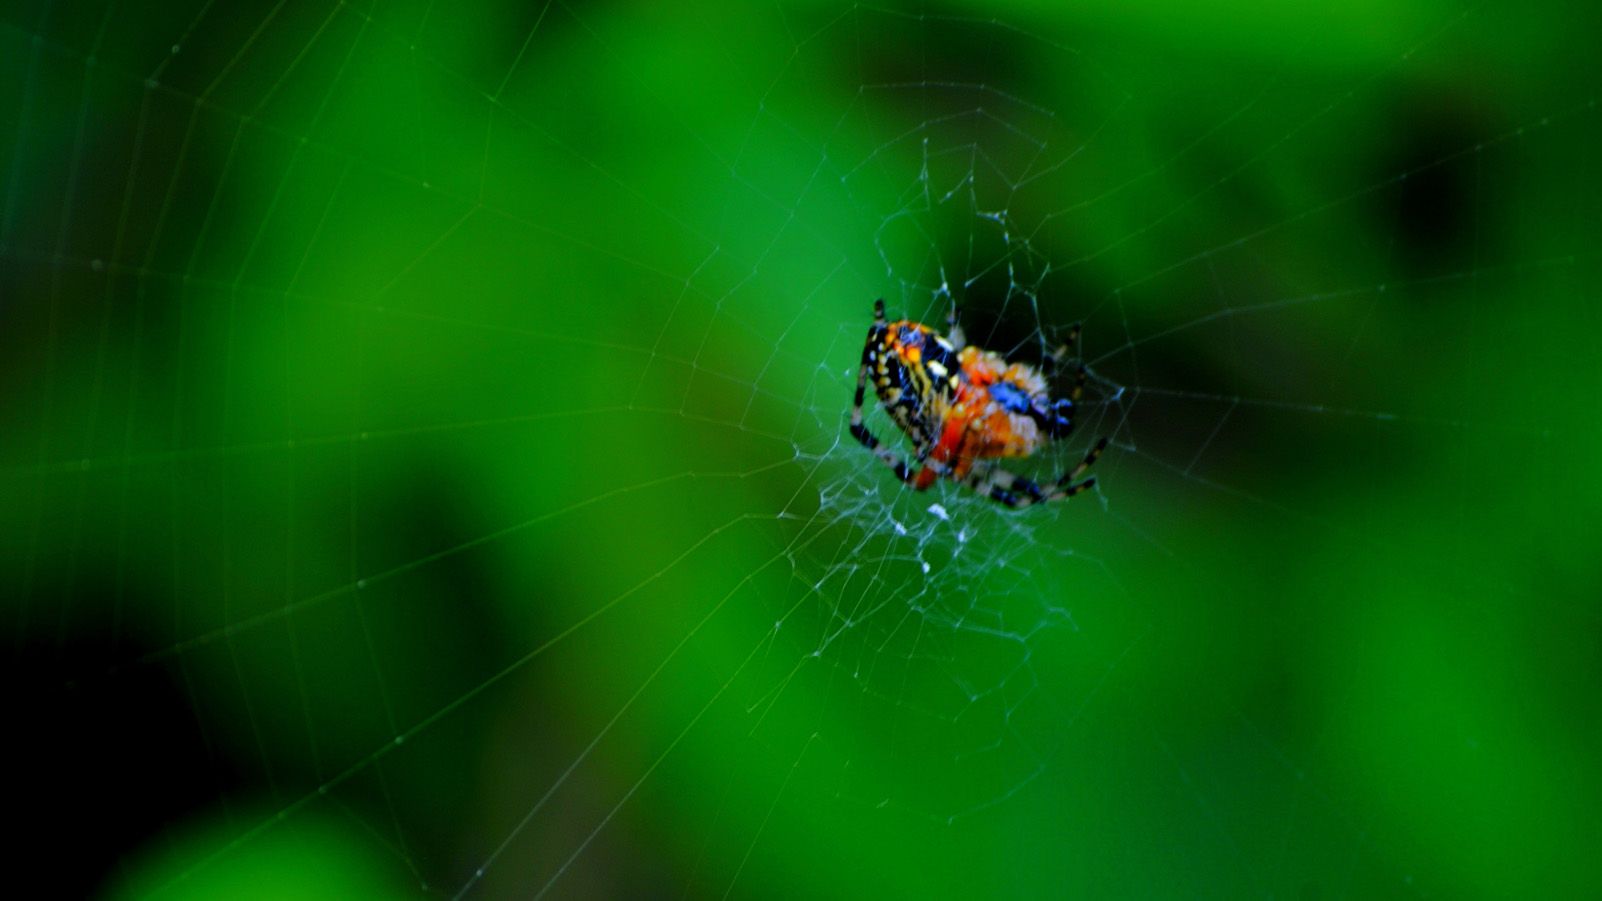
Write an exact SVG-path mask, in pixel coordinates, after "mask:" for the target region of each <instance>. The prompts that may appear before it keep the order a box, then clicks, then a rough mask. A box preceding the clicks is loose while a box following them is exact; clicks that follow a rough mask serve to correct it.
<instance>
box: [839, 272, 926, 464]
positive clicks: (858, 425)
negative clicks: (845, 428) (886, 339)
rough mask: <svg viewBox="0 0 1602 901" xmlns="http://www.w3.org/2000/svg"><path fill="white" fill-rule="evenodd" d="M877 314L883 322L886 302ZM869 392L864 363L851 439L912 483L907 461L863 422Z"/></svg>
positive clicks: (855, 405) (852, 415) (852, 407)
mask: <svg viewBox="0 0 1602 901" xmlns="http://www.w3.org/2000/svg"><path fill="white" fill-rule="evenodd" d="M875 312H876V313H877V316H878V320H879V321H882V320H883V317H884V301H879V302H878V303H877V304H876V305H875ZM867 391H868V364H867V362H866V361H864V362H863V364H862V366H860V367H859V368H858V369H857V394H856V400H855V402H854V403H852V405H851V437H853V438H855V439H857V440H858V441H860V442H862V446H863V447H865V448H867V449H868V450H871V451H873V455H874V456H875V457H878V458H879V459H880V460H881V461H883V463H884V465H886V466H888V467H890V469H891V470H892V471H894V472H895V474H896V478H898V479H900V480H901V481H903V482H911V481H912V480H913V478H914V477H915V476H916V475H917V474H916V473H915V472H913V470H912V469H911V468H909V467H908V466H907V461H906V460H903V459H901V458H900V457H899V456H897V455H896V454H894V453H892V452H891V451H890V449H889V448H886V447H880V446H879V439H878V438H876V437H874V434H873V433H872V432H870V431H868V427H867V426H866V425H864V424H863V422H862V401H863V399H864V398H865V397H866V396H867Z"/></svg>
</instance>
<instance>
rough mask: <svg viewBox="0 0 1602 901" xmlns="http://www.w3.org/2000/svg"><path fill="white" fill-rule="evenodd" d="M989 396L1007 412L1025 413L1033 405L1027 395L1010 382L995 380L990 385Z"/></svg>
mask: <svg viewBox="0 0 1602 901" xmlns="http://www.w3.org/2000/svg"><path fill="white" fill-rule="evenodd" d="M990 397H991V399H992V400H994V401H995V402H996V403H998V404H1000V405H1001V408H1002V409H1003V410H1006V411H1007V412H1008V413H1027V412H1029V409H1030V408H1031V407H1032V406H1033V404H1032V403H1030V400H1029V395H1027V394H1025V393H1024V392H1023V389H1021V388H1019V387H1018V386H1017V385H1014V384H1012V383H1011V382H996V383H995V384H993V385H991V386H990Z"/></svg>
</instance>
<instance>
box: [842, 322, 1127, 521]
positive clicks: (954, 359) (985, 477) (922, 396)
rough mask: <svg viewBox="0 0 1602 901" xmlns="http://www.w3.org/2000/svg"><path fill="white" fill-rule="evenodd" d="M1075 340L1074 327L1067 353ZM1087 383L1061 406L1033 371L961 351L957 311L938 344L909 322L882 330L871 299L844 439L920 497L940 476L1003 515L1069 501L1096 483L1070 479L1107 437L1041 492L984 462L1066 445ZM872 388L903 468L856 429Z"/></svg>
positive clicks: (1080, 382)
mask: <svg viewBox="0 0 1602 901" xmlns="http://www.w3.org/2000/svg"><path fill="white" fill-rule="evenodd" d="M1078 331H1079V330H1078V327H1075V328H1074V330H1073V332H1072V333H1071V334H1070V339H1069V344H1072V343H1074V341H1075V340H1076V339H1077V336H1078ZM1067 352H1068V346H1067V345H1065V346H1064V347H1063V348H1062V349H1060V350H1059V351H1058V353H1057V354H1055V355H1053V357H1052V358H1051V360H1050V362H1051V363H1052V365H1056V364H1057V363H1059V362H1060V361H1061V360H1062V359H1063V357H1064V356H1066V354H1067ZM1086 378H1087V373H1086V371H1085V367H1084V366H1083V365H1081V366H1080V367H1079V370H1078V374H1077V377H1076V379H1075V381H1074V386H1073V388H1072V390H1071V391H1070V392H1069V395H1068V397H1066V398H1052V397H1051V395H1050V392H1049V390H1048V388H1047V384H1046V382H1047V379H1046V375H1045V374H1044V373H1042V372H1041V371H1040V370H1039V369H1036V368H1034V367H1032V366H1029V365H1027V364H1024V363H1009V362H1007V360H1006V359H1005V358H1003V357H1002V356H1001V355H1000V354H998V353H996V352H994V351H989V350H982V349H980V348H978V347H973V346H968V345H966V344H965V343H964V341H963V336H962V328H961V327H960V326H959V325H957V310H956V307H955V306H953V307H952V309H951V313H950V316H949V317H948V328H947V334H946V335H944V336H942V335H940V334H939V333H937V332H936V331H935V330H934V329H931V328H929V327H928V326H926V325H923V324H921V323H917V322H913V321H911V320H908V319H901V320H897V321H895V322H889V321H887V320H886V318H885V312H884V301H883V300H876V301H874V303H873V326H872V327H871V328H869V329H868V340H867V342H866V343H865V344H864V345H863V347H862V365H861V367H860V368H859V369H858V370H857V393H856V403H855V405H854V406H853V407H852V409H851V434H852V435H853V436H854V437H855V438H856V439H857V440H858V441H860V442H862V444H863V445H864V446H866V447H867V448H868V449H869V450H871V451H873V452H874V453H875V454H876V455H878V457H879V459H881V460H883V461H884V462H885V464H886V465H888V466H890V467H891V468H892V469H893V470H895V473H896V476H897V478H899V479H901V480H902V481H903V482H908V483H910V484H911V485H912V486H913V487H914V488H916V489H918V490H920V491H921V490H923V489H925V488H928V487H929V486H930V485H931V484H933V483H934V480H935V479H937V478H940V477H941V476H945V477H947V478H950V479H953V480H955V481H958V482H962V483H963V484H965V485H967V486H968V487H970V488H972V489H974V490H975V491H978V492H979V493H981V494H984V495H985V496H986V497H989V498H991V499H993V500H996V501H998V502H1000V503H1003V504H1006V505H1007V506H1009V507H1026V506H1028V505H1030V504H1033V503H1037V502H1040V501H1049V500H1056V499H1058V498H1064V497H1072V496H1073V495H1075V494H1078V493H1079V492H1081V491H1084V490H1085V489H1087V488H1089V487H1090V486H1092V485H1094V484H1095V482H1096V480H1095V479H1094V478H1090V479H1086V480H1084V481H1083V482H1077V483H1075V482H1074V479H1076V478H1078V477H1079V476H1080V475H1082V474H1084V472H1085V470H1087V469H1089V468H1090V466H1091V464H1093V463H1095V462H1096V458H1097V457H1099V456H1101V452H1102V450H1103V449H1105V448H1106V446H1107V439H1106V438H1102V439H1100V440H1099V441H1097V442H1096V444H1095V445H1094V446H1092V447H1091V449H1090V452H1089V453H1087V454H1086V455H1085V458H1084V459H1083V460H1081V461H1080V463H1079V465H1078V466H1075V467H1074V468H1073V470H1071V471H1070V472H1068V473H1067V474H1065V475H1063V476H1062V477H1060V478H1059V479H1057V480H1056V481H1054V482H1052V483H1050V484H1049V485H1048V486H1046V487H1042V486H1040V485H1038V484H1036V483H1035V482H1032V481H1030V480H1029V479H1026V478H1023V477H1021V476H1017V475H1014V474H1013V473H1011V472H1008V471H1007V470H1005V469H1002V468H1001V467H999V466H996V465H995V464H994V463H993V462H991V461H993V460H995V459H998V458H1002V457H1027V456H1029V455H1031V454H1033V453H1034V452H1035V451H1036V450H1038V449H1040V447H1042V446H1043V445H1045V444H1046V443H1047V442H1049V441H1054V440H1057V439H1060V438H1065V437H1067V436H1068V434H1069V433H1070V432H1072V431H1073V429H1074V413H1075V406H1074V404H1075V402H1076V401H1077V400H1078V399H1079V397H1080V395H1081V394H1082V393H1083V392H1084V387H1085V380H1086ZM870 380H871V381H872V382H873V388H874V392H875V393H876V394H878V396H879V401H880V402H881V403H882V404H884V408H885V411H886V412H888V413H889V414H890V418H891V419H893V420H895V422H896V425H898V426H900V427H901V430H902V431H903V432H906V433H907V437H908V438H910V439H911V440H912V443H913V448H914V451H915V454H914V463H913V464H912V465H911V466H909V465H908V464H907V461H906V460H904V459H902V458H901V457H899V456H897V455H896V454H894V453H892V452H891V451H890V450H888V449H886V448H883V447H880V445H879V439H878V438H876V437H874V436H873V434H872V433H871V432H869V431H868V428H867V426H866V425H864V424H863V422H862V415H863V414H862V404H863V400H864V398H865V397H866V395H867V384H868V382H869V381H870Z"/></svg>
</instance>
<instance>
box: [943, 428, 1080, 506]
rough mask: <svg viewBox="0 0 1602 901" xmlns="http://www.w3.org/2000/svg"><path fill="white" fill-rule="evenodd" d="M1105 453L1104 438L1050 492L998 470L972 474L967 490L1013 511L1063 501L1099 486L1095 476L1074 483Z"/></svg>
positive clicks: (1024, 479) (1047, 489) (1034, 483)
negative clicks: (1044, 502) (1048, 502)
mask: <svg viewBox="0 0 1602 901" xmlns="http://www.w3.org/2000/svg"><path fill="white" fill-rule="evenodd" d="M1106 449H1107V439H1106V438H1102V439H1101V440H1099V441H1097V442H1096V443H1095V445H1093V446H1092V447H1091V448H1090V452H1089V453H1087V454H1085V459H1083V460H1081V461H1079V465H1078V466H1075V467H1074V468H1073V469H1072V470H1070V471H1069V472H1067V473H1065V474H1064V475H1063V476H1061V477H1060V478H1058V479H1057V480H1056V481H1055V482H1053V483H1051V486H1050V487H1049V488H1042V487H1041V486H1040V485H1039V484H1038V483H1036V482H1034V481H1032V480H1030V479H1026V478H1024V477H1023V476H1020V475H1018V474H1016V473H1013V472H1010V471H1008V470H1006V469H1003V468H1001V467H999V466H992V467H989V468H986V469H984V470H982V471H980V470H975V471H974V472H972V473H970V474H969V476H968V480H967V481H968V486H969V487H970V488H972V489H973V490H974V491H975V492H976V493H978V494H982V495H984V496H985V497H988V498H990V499H991V500H993V501H995V502H997V503H999V504H1005V505H1006V506H1008V507H1011V508H1013V509H1018V508H1020V507H1027V506H1030V505H1031V504H1038V503H1041V502H1043V501H1055V500H1063V499H1066V498H1070V497H1073V496H1074V495H1076V494H1080V493H1082V492H1084V491H1088V490H1089V489H1090V487H1091V486H1093V485H1095V484H1096V479H1095V477H1094V476H1092V477H1091V478H1088V479H1086V480H1084V481H1083V482H1075V481H1074V479H1077V478H1079V477H1080V476H1082V475H1084V474H1085V470H1087V469H1089V468H1090V467H1091V466H1092V465H1093V464H1094V463H1095V462H1096V460H1097V458H1099V457H1100V456H1101V452H1102V451H1104V450H1106Z"/></svg>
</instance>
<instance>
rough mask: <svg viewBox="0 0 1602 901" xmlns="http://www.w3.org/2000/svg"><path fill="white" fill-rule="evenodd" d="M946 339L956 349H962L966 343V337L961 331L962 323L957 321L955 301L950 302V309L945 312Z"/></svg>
mask: <svg viewBox="0 0 1602 901" xmlns="http://www.w3.org/2000/svg"><path fill="white" fill-rule="evenodd" d="M946 340H947V341H950V342H951V346H952V347H953V348H955V349H956V350H962V349H963V348H964V347H966V346H967V345H968V338H967V336H966V335H964V334H963V333H962V324H961V323H959V322H957V302H956V301H955V300H953V301H952V302H951V309H950V310H949V311H947V312H946Z"/></svg>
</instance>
